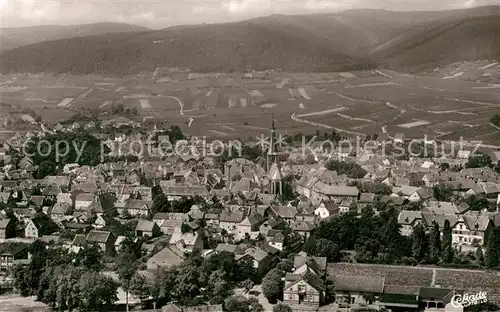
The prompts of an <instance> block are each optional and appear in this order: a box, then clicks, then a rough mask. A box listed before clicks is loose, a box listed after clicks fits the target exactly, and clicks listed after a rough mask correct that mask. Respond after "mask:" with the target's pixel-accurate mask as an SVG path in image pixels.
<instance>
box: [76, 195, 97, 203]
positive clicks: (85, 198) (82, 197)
mask: <svg viewBox="0 0 500 312" xmlns="http://www.w3.org/2000/svg"><path fill="white" fill-rule="evenodd" d="M94 198H95V196H94V194H91V193H80V194H78V195H76V197H75V201H88V202H92V201H93V200H94Z"/></svg>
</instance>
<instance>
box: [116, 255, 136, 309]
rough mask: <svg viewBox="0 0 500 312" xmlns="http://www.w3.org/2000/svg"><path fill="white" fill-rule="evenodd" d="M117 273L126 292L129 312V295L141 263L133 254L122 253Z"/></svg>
mask: <svg viewBox="0 0 500 312" xmlns="http://www.w3.org/2000/svg"><path fill="white" fill-rule="evenodd" d="M117 262H118V263H117V266H116V269H117V273H118V278H119V279H120V284H121V285H122V287H123V289H124V290H125V292H126V296H127V297H126V301H127V302H126V306H127V311H128V293H129V290H130V282H131V280H132V277H133V276H134V275H135V274H137V270H138V268H139V263H138V261H137V258H136V257H135V255H134V254H133V253H124V252H121V253H120V254H119V257H118V261H117Z"/></svg>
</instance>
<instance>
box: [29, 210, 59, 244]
mask: <svg viewBox="0 0 500 312" xmlns="http://www.w3.org/2000/svg"><path fill="white" fill-rule="evenodd" d="M51 222H52V220H50V219H49V217H47V216H45V215H44V216H38V217H35V218H33V219H31V220H29V221H28V223H27V224H26V228H25V229H24V237H26V238H31V239H37V238H39V237H41V236H42V235H48V234H52V233H53V232H54V231H55V230H56V228H55V227H54V226H52V224H51Z"/></svg>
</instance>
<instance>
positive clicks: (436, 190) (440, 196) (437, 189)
mask: <svg viewBox="0 0 500 312" xmlns="http://www.w3.org/2000/svg"><path fill="white" fill-rule="evenodd" d="M432 193H433V195H434V198H435V199H436V200H438V201H446V202H449V201H451V199H452V197H453V190H452V189H451V188H449V187H447V186H446V185H442V184H439V185H436V186H434V187H433V188H432Z"/></svg>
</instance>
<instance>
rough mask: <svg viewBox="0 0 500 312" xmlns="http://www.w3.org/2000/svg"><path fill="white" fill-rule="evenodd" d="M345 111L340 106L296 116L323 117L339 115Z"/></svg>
mask: <svg viewBox="0 0 500 312" xmlns="http://www.w3.org/2000/svg"><path fill="white" fill-rule="evenodd" d="M345 110H346V108H345V107H343V106H340V107H336V108H331V109H326V110H323V111H319V112H310V113H304V114H298V115H296V116H297V117H299V118H302V117H310V116H323V115H327V114H332V113H339V112H342V111H345Z"/></svg>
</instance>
